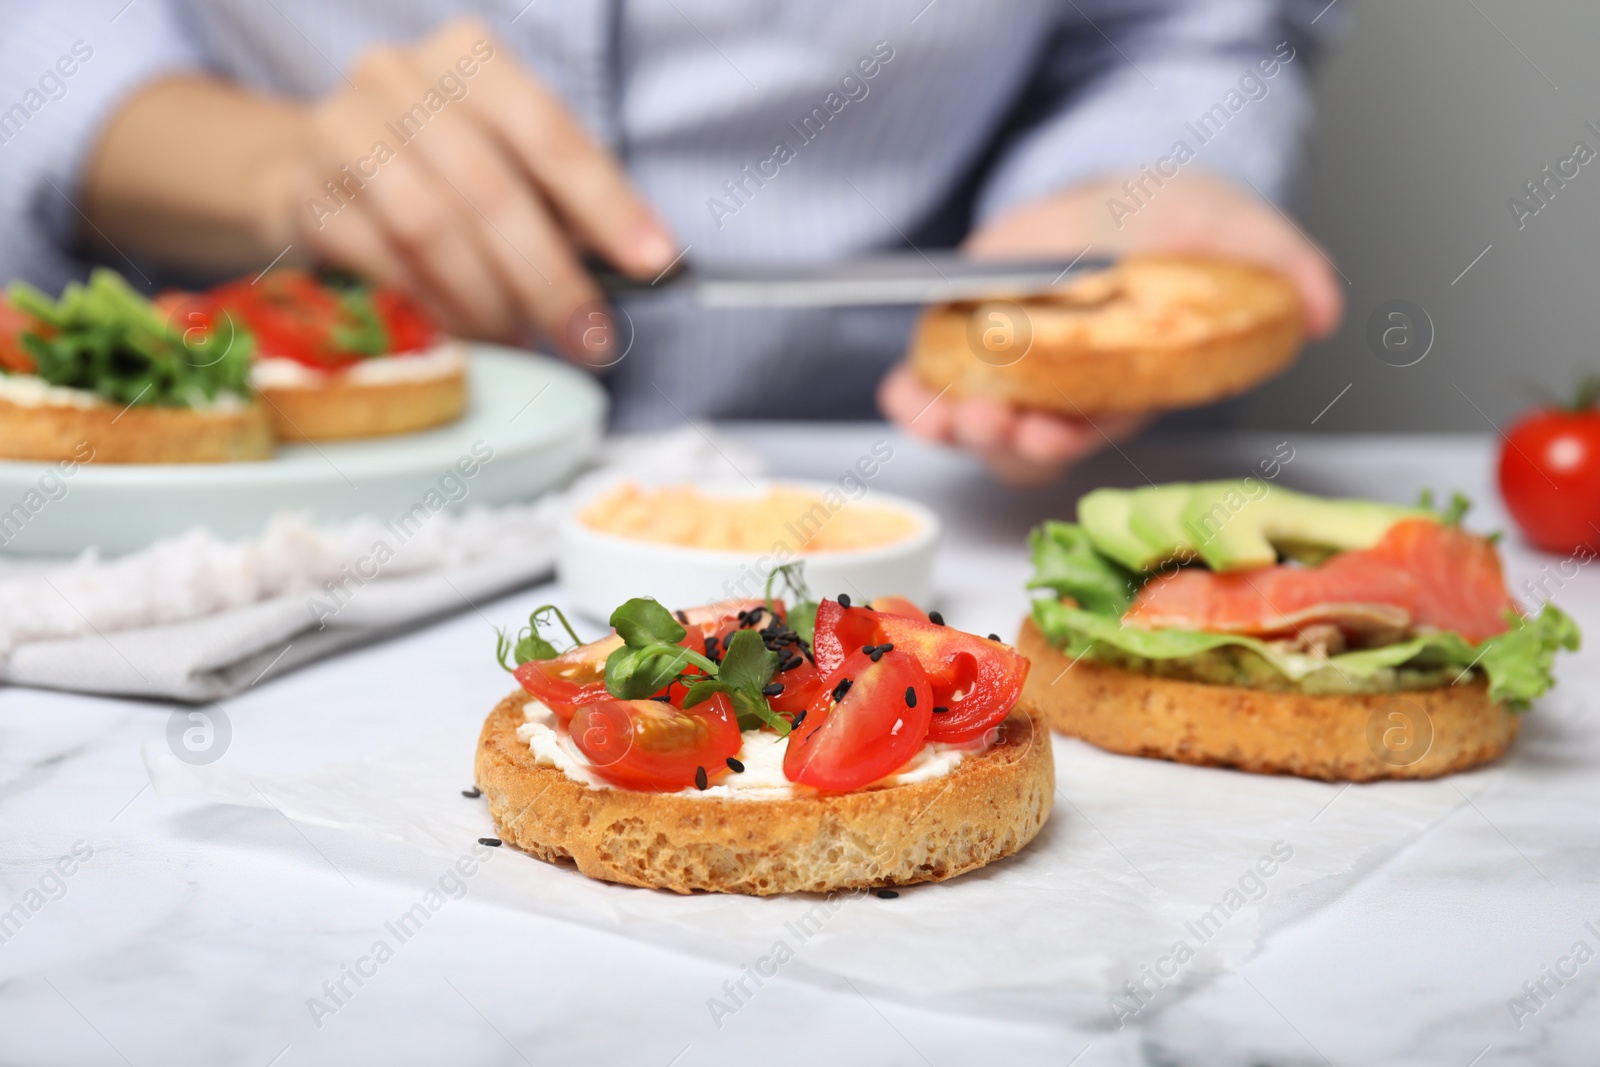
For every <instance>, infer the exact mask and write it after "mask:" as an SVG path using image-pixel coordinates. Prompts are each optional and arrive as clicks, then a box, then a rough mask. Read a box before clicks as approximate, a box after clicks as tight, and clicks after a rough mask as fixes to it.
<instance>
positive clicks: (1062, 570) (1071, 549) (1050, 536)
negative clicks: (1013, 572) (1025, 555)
mask: <svg viewBox="0 0 1600 1067" xmlns="http://www.w3.org/2000/svg"><path fill="white" fill-rule="evenodd" d="M1028 546H1029V548H1030V549H1031V550H1032V552H1033V580H1032V581H1030V582H1029V583H1028V588H1029V589H1052V590H1054V591H1055V594H1056V595H1057V596H1060V597H1070V598H1072V599H1073V600H1075V601H1077V602H1078V604H1079V605H1080V606H1081V607H1084V608H1086V609H1088V610H1089V611H1093V612H1099V613H1101V614H1104V615H1111V616H1114V617H1119V618H1120V617H1121V615H1122V613H1123V612H1125V611H1127V610H1128V605H1130V604H1132V603H1133V595H1134V592H1135V585H1134V578H1133V572H1132V571H1130V570H1128V569H1127V568H1126V567H1124V566H1122V564H1120V563H1116V562H1113V561H1112V560H1110V559H1108V558H1107V557H1105V556H1102V555H1101V554H1100V552H1099V551H1098V550H1097V549H1096V548H1095V547H1094V543H1093V542H1092V541H1090V540H1089V535H1088V534H1086V533H1084V531H1083V527H1081V526H1079V525H1077V524H1076V523H1071V522H1047V523H1045V524H1044V525H1043V526H1040V527H1039V528H1038V529H1036V530H1034V531H1033V533H1031V534H1030V535H1028Z"/></svg>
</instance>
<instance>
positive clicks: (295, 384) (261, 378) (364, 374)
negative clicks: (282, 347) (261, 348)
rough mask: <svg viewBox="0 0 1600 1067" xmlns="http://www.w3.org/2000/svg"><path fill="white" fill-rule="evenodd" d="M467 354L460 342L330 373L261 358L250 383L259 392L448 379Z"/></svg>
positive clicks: (375, 359) (276, 358) (277, 358)
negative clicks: (333, 381) (333, 384)
mask: <svg viewBox="0 0 1600 1067" xmlns="http://www.w3.org/2000/svg"><path fill="white" fill-rule="evenodd" d="M466 366H467V353H466V349H465V347H464V346H463V345H461V343H460V342H457V341H448V342H446V343H444V344H442V345H438V346H436V347H434V348H430V349H429V350H428V351H426V352H419V353H417V354H415V355H409V354H407V355H398V356H375V357H373V358H371V359H364V360H362V361H361V362H360V363H356V364H354V365H352V366H351V367H350V368H349V369H348V370H342V371H338V372H336V373H334V374H327V373H325V372H323V371H319V370H316V369H314V368H312V367H308V366H306V365H305V364H304V363H299V362H296V361H295V360H292V359H284V358H283V357H281V356H258V357H256V361H255V364H254V365H253V366H252V367H251V368H250V382H251V384H252V385H254V386H255V387H256V388H257V389H305V388H315V387H316V386H320V385H324V384H326V383H327V382H328V381H329V380H330V379H332V378H338V379H340V380H342V381H346V382H354V383H357V384H360V385H386V384H389V383H392V382H422V381H430V380H432V379H435V378H448V377H450V376H452V375H455V374H459V373H461V372H462V371H463V370H465V369H466Z"/></svg>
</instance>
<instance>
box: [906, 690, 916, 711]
mask: <svg viewBox="0 0 1600 1067" xmlns="http://www.w3.org/2000/svg"><path fill="white" fill-rule="evenodd" d="M916 706H917V687H916V686H914V685H908V686H906V707H908V708H914V707H916Z"/></svg>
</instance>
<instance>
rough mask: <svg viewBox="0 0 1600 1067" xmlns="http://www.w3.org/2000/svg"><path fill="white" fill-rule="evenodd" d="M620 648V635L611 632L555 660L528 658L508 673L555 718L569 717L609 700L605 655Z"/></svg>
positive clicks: (563, 718) (564, 718)
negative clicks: (548, 709)
mask: <svg viewBox="0 0 1600 1067" xmlns="http://www.w3.org/2000/svg"><path fill="white" fill-rule="evenodd" d="M621 647H622V638H620V637H618V636H617V635H616V634H612V635H611V636H609V637H602V638H601V639H600V640H598V641H591V642H589V643H588V644H587V645H580V646H578V647H577V648H574V649H571V650H570V651H567V652H563V653H562V654H561V655H559V656H557V657H556V658H555V659H531V660H529V661H528V662H526V663H524V664H522V665H521V666H519V667H518V668H517V669H516V670H515V671H512V672H511V673H512V674H514V675H515V676H516V679H517V681H519V682H521V683H522V688H524V689H526V690H527V691H528V692H530V693H532V694H533V695H534V696H536V697H538V698H539V699H540V700H541V701H543V702H544V703H545V704H546V705H547V706H548V707H549V708H550V710H551V711H553V712H555V714H556V717H557V718H558V719H562V720H568V719H571V718H572V715H573V712H574V711H576V710H577V709H578V708H579V707H581V706H583V705H587V704H593V703H596V702H597V701H601V700H610V699H611V694H610V693H608V692H606V657H607V656H609V655H611V652H612V650H613V649H616V648H621Z"/></svg>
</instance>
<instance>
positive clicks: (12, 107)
mask: <svg viewBox="0 0 1600 1067" xmlns="http://www.w3.org/2000/svg"><path fill="white" fill-rule="evenodd" d="M124 4H126V6H123V5H124ZM15 7H16V10H15V11H13V12H11V15H10V17H11V22H10V23H9V24H8V25H7V26H6V31H5V33H4V34H0V233H4V234H6V236H7V239H6V240H5V241H3V242H0V280H6V279H11V278H25V279H27V280H29V281H32V282H34V283H35V284H37V285H40V286H42V287H45V288H46V289H55V288H58V287H59V286H60V285H61V284H62V283H63V282H65V281H66V280H67V279H68V278H70V277H72V276H74V275H76V274H78V273H80V271H81V264H79V263H78V262H77V260H76V259H75V258H74V255H73V253H74V250H75V246H76V245H77V243H78V240H79V237H80V235H81V232H82V230H83V229H85V228H87V225H88V224H87V222H86V220H85V219H84V217H83V215H82V214H81V213H80V211H79V210H78V206H77V205H78V204H79V203H81V200H82V197H81V188H82V177H83V170H84V166H85V165H86V163H87V161H88V158H89V154H90V152H91V151H93V148H94V145H95V142H96V140H97V139H98V137H99V135H100V131H101V130H102V128H103V127H104V126H105V124H106V122H107V121H108V120H109V119H110V118H111V116H112V115H113V114H115V112H116V110H117V108H118V106H119V105H120V104H121V102H122V101H123V100H125V99H126V98H127V97H128V95H129V94H130V93H132V92H133V91H134V90H135V89H137V88H138V87H139V86H140V85H143V84H145V83H147V82H149V81H151V80H152V79H155V78H158V77H160V76H162V75H165V74H169V73H176V72H179V71H184V70H195V69H198V68H200V67H201V66H202V65H203V64H202V63H201V60H200V57H199V55H198V54H197V52H196V50H195V48H194V47H193V45H192V43H191V42H190V40H189V38H188V37H187V36H186V35H185V34H184V32H183V30H182V28H181V27H180V25H179V24H178V21H177V19H176V18H175V17H174V13H173V11H172V9H171V8H170V7H169V5H168V3H167V0H132V2H131V3H128V2H127V0H117V2H115V3H111V4H105V3H95V2H90V0H50V2H49V3H45V4H36V5H35V4H29V5H15ZM119 8H120V10H119ZM122 266H123V267H124V268H125V269H126V267H127V266H128V265H127V264H122Z"/></svg>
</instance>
